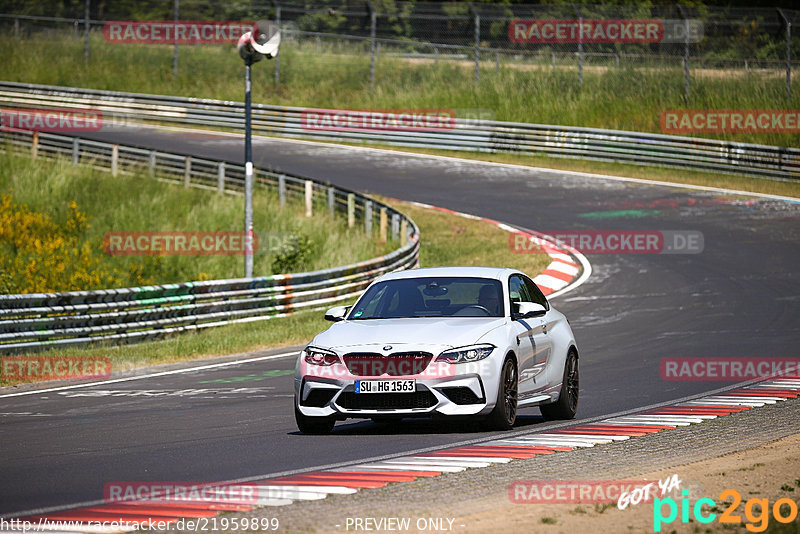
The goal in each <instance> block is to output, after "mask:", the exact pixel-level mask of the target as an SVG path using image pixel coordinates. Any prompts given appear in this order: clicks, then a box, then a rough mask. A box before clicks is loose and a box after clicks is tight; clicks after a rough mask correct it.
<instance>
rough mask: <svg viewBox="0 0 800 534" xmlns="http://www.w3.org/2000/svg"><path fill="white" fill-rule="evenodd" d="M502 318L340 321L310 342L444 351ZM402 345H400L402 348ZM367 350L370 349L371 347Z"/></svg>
mask: <svg viewBox="0 0 800 534" xmlns="http://www.w3.org/2000/svg"><path fill="white" fill-rule="evenodd" d="M505 321H506V320H505V318H503V317H496V318H493V317H490V318H486V317H437V318H431V317H421V318H404V319H365V320H355V321H342V322H340V323H336V324H334V325H333V326H331V327H330V328H329V329H327V330H326V331H324V332H322V333H321V334H319V335H318V336H317V337H315V338H314V340H313V341H312V342H311V344H312V345H315V346H318V347H320V348H329V349H333V350H337V349H345V350H350V349H351V348H353V347H361V348H366V347H368V346H371V347H375V349H374V350H379V351H381V352H383V351H382V350H381V349H382V347H384V346H386V345H392V346H393V347H392V349H391V352H397V351H402V350H404V348H405V349H407V350H411V346H413V347H415V348H416V350H420V348H421V346H428V347H430V349H429V350H430V351H431V352H435V349H439V350H445V349H448V348H452V347H463V346H465V345H471V344H473V343H477V342H478V341H479V340H480V338H481V337H483V336H484V335H485V334H486V333H488V332H489V331H491V330H494V329H495V328H497V327H499V326H502V325H503V324H504V323H505ZM403 346H404V347H403ZM370 350H373V349H372V348H371V349H370Z"/></svg>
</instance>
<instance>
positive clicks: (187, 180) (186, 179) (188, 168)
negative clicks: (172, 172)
mask: <svg viewBox="0 0 800 534" xmlns="http://www.w3.org/2000/svg"><path fill="white" fill-rule="evenodd" d="M191 185H192V156H186V158H184V160H183V186H184V187H189V186H191Z"/></svg>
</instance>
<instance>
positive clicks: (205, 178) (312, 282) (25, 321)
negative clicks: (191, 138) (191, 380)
mask: <svg viewBox="0 0 800 534" xmlns="http://www.w3.org/2000/svg"><path fill="white" fill-rule="evenodd" d="M4 137H5V140H6V142H7V143H10V145H11V147H12V148H13V149H17V150H34V151H35V152H36V153H37V154H38V155H39V156H43V155H61V156H66V157H68V158H69V157H71V158H72V161H73V162H74V163H76V164H77V163H89V164H91V165H94V166H97V167H101V168H104V169H110V170H111V172H112V173H114V174H116V173H119V172H131V171H133V170H137V169H138V170H139V171H140V172H141V171H144V170H146V171H147V172H149V174H150V175H152V176H155V177H159V178H166V179H171V180H177V181H182V182H183V183H184V184H185V185H191V186H198V187H212V188H215V189H217V190H218V191H220V192H222V191H231V190H234V191H235V190H240V189H243V188H244V167H243V166H242V165H241V164H235V163H230V162H215V161H209V160H204V159H198V158H191V157H187V156H182V155H178V154H166V153H163V152H155V151H151V150H145V149H141V148H137V147H130V146H122V145H112V144H108V143H100V142H96V141H88V140H85V139H78V138H74V137H68V136H62V135H55V134H48V133H38V134H35V135H34V134H32V133H30V132H28V133H25V132H6V133H5V134H4ZM6 146H8V145H6V144H0V150H3V149H5V147H6ZM34 147H35V148H34ZM308 182H310V183H311V184H312V188H311V191H312V197H315V198H318V199H320V202H317V203H316V205H318V206H319V205H322V206H324V207H325V208H327V209H329V210H331V211H334V212H336V211H339V212H343V213H347V216H348V220H353V219H354V218H357V219H358V220H359V221H360V222H361V223H362V224H364V225H365V228H366V229H367V230H368V231H369V228H370V227H371V214H372V213H379V211H380V210H386V214H387V221H391V229H390V231H391V235H392V236H393V237H394V238H396V239H399V240H400V242H401V244H402V246H401V247H400V248H398V249H397V250H395V251H394V252H391V253H390V254H387V255H385V256H381V257H379V258H373V259H371V260H367V261H363V262H359V263H355V264H352V265H345V266H342V267H334V268H331V269H324V270H320V271H314V272H307V273H294V274H278V275H272V276H262V277H256V278H252V279H247V278H241V279H232V280H211V281H205V282H186V283H180V284H164V285H156V286H147V287H133V288H123V289H105V290H99V291H73V292H68V293H40V294H27V295H0V353H11V352H21V351H25V352H32V351H35V350H41V349H44V348H50V347H65V346H75V345H85V344H91V343H97V342H108V343H119V342H133V341H142V340H146V339H155V338H158V337H161V336H164V335H166V334H172V333H177V332H186V331H192V330H199V329H203V328H210V327H213V326H220V325H223V324H230V323H240V322H249V321H258V320H263V319H269V318H270V317H274V316H276V315H280V314H285V313H288V312H291V311H293V310H300V309H319V308H323V307H328V306H334V305H336V304H339V303H342V302H345V301H347V300H352V299H354V298H355V297H356V296H358V295H359V293H360V292H361V291H363V290H364V289H365V288H366V287H367V285H369V283H370V282H372V280H374V279H375V278H376V277H378V276H380V275H381V274H384V273H388V272H391V271H395V270H398V269H407V268H411V267H414V266H416V265H417V263H418V257H419V230H418V228H417V226H416V225H415V224H414V222H413V221H412V220H411V219H409V218H408V217H406V216H405V215H403V214H401V213H400V212H398V211H396V210H394V209H393V208H391V207H390V206H388V205H386V204H383V203H381V202H378V201H376V200H373V199H370V198H368V197H365V196H362V195H360V194H358V193H354V192H351V191H347V190H344V189H340V188H338V187H334V186H331V185H328V184H324V183H321V182H319V181H314V180H310V179H308V178H304V177H299V176H292V175H287V174H284V173H274V172H270V171H265V170H262V169H256V172H255V183H256V184H260V185H261V186H264V187H269V188H274V189H277V191H278V193H279V194H280V195H281V198H285V196H286V195H291V194H296V195H305V192H306V190H307V189H306V183H308ZM312 200H313V198H312ZM323 209H324V208H323Z"/></svg>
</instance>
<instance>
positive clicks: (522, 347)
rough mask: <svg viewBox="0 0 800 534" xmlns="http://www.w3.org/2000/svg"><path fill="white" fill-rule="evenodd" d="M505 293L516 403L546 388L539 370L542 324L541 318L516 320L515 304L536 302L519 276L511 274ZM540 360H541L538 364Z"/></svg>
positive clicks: (543, 338) (543, 336) (543, 359)
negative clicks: (512, 338) (511, 334)
mask: <svg viewBox="0 0 800 534" xmlns="http://www.w3.org/2000/svg"><path fill="white" fill-rule="evenodd" d="M508 286H509V287H508V293H509V297H510V301H511V303H510V304H511V319H512V328H513V331H514V335H515V336H516V338H517V340H516V345H517V348H516V353H517V360H518V362H519V400H524V399H525V397H529V396H531V393H532V392H534V391H536V390H538V389H541V388H542V387H544V386H545V385H546V382H545V381H544V375H543V374H542V371H543V370H544V369H545V365H546V363H547V358H546V352H547V351H542V350H541V348H544V347H545V346H546V345H547V343H546V335H547V334H546V333H545V331H544V321H543V320H542V318H541V317H527V318H524V319H522V318H516V307H515V306H514V304H515V303H517V302H536V300H534V299H533V297H532V296H531V294H530V292H529V291H528V288H527V285H526V283H525V280H524V279H523V277H522V276H520V275H512V276H511V277H510V278H509V280H508ZM540 360H541V361H540Z"/></svg>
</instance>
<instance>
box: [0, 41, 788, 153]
mask: <svg viewBox="0 0 800 534" xmlns="http://www.w3.org/2000/svg"><path fill="white" fill-rule="evenodd" d="M54 35H55V36H54ZM54 42H55V43H56V44H54ZM54 46H55V47H57V48H58V50H59V53H58V54H56V55H53V54H52V53H51V51H52V49H53V47H54ZM0 48H2V49H3V50H4V51H5V54H4V60H3V62H2V64H0V79H3V80H13V81H23V82H31V83H43V84H54V85H67V86H75V87H92V88H98V89H108V90H120V91H135V92H144V93H157V94H170V95H183V96H196V97H204V98H215V99H224V100H237V101H241V100H242V99H243V88H242V86H243V82H242V77H243V69H242V61H241V59H240V58H239V57H238V55H237V54H236V50H235V47H233V46H221V45H212V46H182V47H180V61H179V65H180V66H179V75H178V78H177V79H174V78H173V75H172V47H171V46H161V45H111V44H107V43H105V42H104V41H103V39H102V37H101V36H99V35H95V36H93V37H92V43H91V60H90V65H89V67H86V66H85V65H84V59H83V44H82V42H81V41H77V40H74V39H72V38H70V37H64V34H63V33H61V34H59V33H57V34H48V38H47V39H37V38H35V36H28V37H27V38H25V39H23V40H21V41H17V40H15V39H14V38H13V37H12V36H8V35H6V36H0ZM363 50H364V48H363V46H361V45H346V46H338V47H336V48H334V47H332V46H330V45H326V44H323V45H322V46H321V47H320V48H319V49H318V48H317V46H315V45H314V44H313V43H310V42H305V43H303V44H300V43H297V42H293V41H287V42H285V43H284V44H283V45H282V47H281V55H280V67H281V81H280V84H279V85H277V86H276V85H275V83H274V71H273V69H274V64H273V63H272V62H268V61H264V62H262V63H259V64H257V65H255V67H254V69H253V73H254V74H253V76H254V86H253V100H254V102H260V103H266V104H275V105H292V106H309V107H331V108H354V109H363V108H410V107H420V108H448V109H454V110H461V113H462V114H463V113H467V112H468V110H486V111H488V112H489V113H490V114H491V115H494V117H495V118H496V119H497V120H505V121H519V122H531V123H542V124H562V125H571V126H590V127H598V128H611V129H622V130H635V131H648V132H660V125H659V117H660V114H661V112H662V111H663V110H665V109H682V108H687V107H688V108H693V109H754V108H760V109H797V108H800V92H798V91H795V92H794V94H793V96H792V99H791V100H790V101H787V100H786V98H785V84H784V82H783V79H782V78H781V76H780V73H779V72H777V71H775V72H770V73H769V74H764V73H761V74H758V75H756V74H754V75H752V76H748V77H745V76H741V73H740V72H739V71H731V72H727V71H724V70H719V71H715V75H709V74H708V72H706V71H707V70H708V69H704V70H703V71H702V75H701V72H700V71H698V72H697V73H696V75H694V76H693V79H692V100H691V102H690V104H689V105H688V106H687V105H686V104H685V103H684V101H683V75H682V71H681V70H680V69H679V68H673V69H663V68H656V67H652V66H647V65H639V64H637V63H632V64H627V65H623V66H622V67H619V68H594V67H588V66H587V68H586V69H585V71H584V75H583V86H582V87H580V88H579V87H578V85H577V83H576V72H575V69H574V68H567V67H559V68H556V69H550V68H549V66H545V65H532V64H529V63H528V64H525V63H518V62H517V63H515V62H510V61H509V62H503V63H501V66H500V68H499V69H497V70H496V69H495V68H494V65H493V62H486V63H485V65H484V68H483V69H482V71H481V80H480V84H478V85H477V86H476V85H475V83H474V81H473V77H472V68H473V67H472V64H471V63H468V62H448V61H440V62H438V63H435V62H433V61H427V60H425V61H418V60H409V59H404V58H400V57H391V56H387V55H381V56H380V58H379V60H378V62H377V67H376V82H375V89H374V91H371V90H370V84H369V55H368V54H364V53H363ZM704 135H706V136H709V137H714V138H719V139H729V140H738V141H746V142H754V143H761V144H774V145H783V146H797V145H798V138H797V135H796V134H786V133H784V134H780V133H749V134H748V133H743V134H704Z"/></svg>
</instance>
